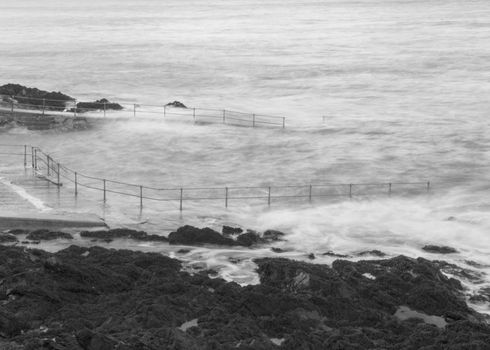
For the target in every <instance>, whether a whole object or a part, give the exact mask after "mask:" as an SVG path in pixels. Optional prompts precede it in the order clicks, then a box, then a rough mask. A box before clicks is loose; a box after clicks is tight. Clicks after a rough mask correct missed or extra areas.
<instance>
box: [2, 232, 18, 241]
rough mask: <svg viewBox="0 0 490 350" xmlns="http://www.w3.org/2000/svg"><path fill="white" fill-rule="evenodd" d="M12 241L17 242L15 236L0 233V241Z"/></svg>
mask: <svg viewBox="0 0 490 350" xmlns="http://www.w3.org/2000/svg"><path fill="white" fill-rule="evenodd" d="M12 242H18V239H17V237H15V236H14V235H11V234H8V233H3V234H0V243H12Z"/></svg>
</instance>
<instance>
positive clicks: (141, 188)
mask: <svg viewBox="0 0 490 350" xmlns="http://www.w3.org/2000/svg"><path fill="white" fill-rule="evenodd" d="M141 209H143V186H140V210H141Z"/></svg>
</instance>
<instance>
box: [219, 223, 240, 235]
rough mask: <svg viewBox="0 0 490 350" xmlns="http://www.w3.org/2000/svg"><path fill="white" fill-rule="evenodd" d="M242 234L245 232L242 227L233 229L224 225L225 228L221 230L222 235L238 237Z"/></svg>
mask: <svg viewBox="0 0 490 350" xmlns="http://www.w3.org/2000/svg"><path fill="white" fill-rule="evenodd" d="M242 232H243V230H242V229H241V228H240V227H231V226H226V225H223V228H222V230H221V233H223V234H224V235H236V234H239V233H242Z"/></svg>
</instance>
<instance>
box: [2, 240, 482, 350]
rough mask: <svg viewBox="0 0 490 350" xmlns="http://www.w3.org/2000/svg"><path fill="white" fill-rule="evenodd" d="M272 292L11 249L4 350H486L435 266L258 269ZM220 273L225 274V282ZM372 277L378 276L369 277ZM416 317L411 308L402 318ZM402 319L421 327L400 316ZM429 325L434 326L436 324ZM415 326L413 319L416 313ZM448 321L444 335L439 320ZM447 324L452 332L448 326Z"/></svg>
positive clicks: (418, 262) (128, 261) (171, 265)
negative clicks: (400, 314) (435, 320)
mask: <svg viewBox="0 0 490 350" xmlns="http://www.w3.org/2000/svg"><path fill="white" fill-rule="evenodd" d="M255 262H256V263H257V265H258V273H259V277H260V281H261V283H260V284H258V285H250V286H246V287H240V286H239V285H238V284H236V283H233V282H230V283H229V282H226V281H224V280H222V279H221V278H215V279H211V278H209V277H208V276H207V273H209V272H212V271H211V270H208V271H203V272H201V273H195V274H194V275H190V274H188V273H186V272H183V271H182V265H181V264H180V262H178V261H177V260H174V259H170V258H168V257H165V256H163V255H161V254H155V253H142V252H135V251H129V250H114V249H104V248H101V247H91V248H82V247H76V246H71V247H69V248H67V249H64V250H62V251H59V252H58V253H55V254H52V253H48V252H44V251H41V250H33V249H26V248H23V247H11V246H0V281H1V283H0V301H1V303H2V304H1V305H2V307H1V308H0V333H1V334H0V348H2V349H4V348H5V349H10V348H9V347H7V345H5V344H8V346H11V344H12V345H13V346H15V345H16V344H17V345H21V346H22V347H20V348H17V347H13V348H12V349H24V350H26V349H56V350H88V349H90V350H94V349H99V350H101V349H120V350H132V349H135V350H150V349H191V350H192V349H195V350H198V349H234V348H239V349H277V348H278V345H277V344H280V347H281V348H285V349H427V350H429V349H449V348H451V349H486V348H488V344H490V327H489V325H488V324H486V323H485V322H484V319H483V317H482V316H481V315H479V314H477V313H476V312H475V311H473V310H472V309H470V308H469V307H468V306H467V305H466V303H465V302H464V299H463V298H462V289H460V288H459V287H458V286H457V285H456V284H454V283H453V282H452V281H451V279H448V278H446V277H445V275H444V274H442V273H441V272H440V270H439V268H438V266H437V264H434V263H432V262H430V261H428V260H425V259H421V258H419V259H410V258H407V257H404V256H399V257H396V258H392V259H385V260H372V261H359V262H351V261H345V260H336V261H335V262H334V263H333V264H332V267H329V266H327V265H318V264H309V263H305V262H299V261H292V260H287V259H272V258H265V259H257V260H255ZM213 274H214V275H216V271H214V272H213ZM366 274H370V275H372V276H374V279H372V278H366V277H365V275H366ZM401 307H404V308H401ZM400 309H404V310H413V311H414V314H415V315H416V317H410V315H408V317H405V318H406V319H405V318H404V319H403V320H402V319H401V318H400V317H397V316H396V313H397V311H399V310H400ZM426 315H427V316H428V317H429V318H428V319H429V321H425V320H424V318H425V316H426ZM405 316H407V315H405ZM432 316H434V317H435V318H436V319H438V320H442V319H444V322H443V325H442V326H440V327H438V326H435V325H434V324H433V323H431V321H430V317H432ZM444 325H445V326H444Z"/></svg>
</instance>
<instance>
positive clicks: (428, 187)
mask: <svg viewBox="0 0 490 350" xmlns="http://www.w3.org/2000/svg"><path fill="white" fill-rule="evenodd" d="M429 192H430V181H427V193H429Z"/></svg>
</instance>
